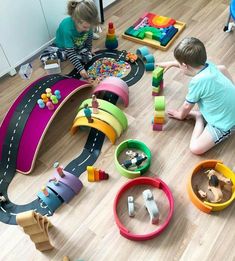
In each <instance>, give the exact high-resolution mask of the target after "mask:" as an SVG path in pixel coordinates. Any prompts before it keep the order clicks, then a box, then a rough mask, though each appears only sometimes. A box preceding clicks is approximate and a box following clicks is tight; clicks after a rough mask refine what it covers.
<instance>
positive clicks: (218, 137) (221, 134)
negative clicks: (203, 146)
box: [206, 123, 235, 144]
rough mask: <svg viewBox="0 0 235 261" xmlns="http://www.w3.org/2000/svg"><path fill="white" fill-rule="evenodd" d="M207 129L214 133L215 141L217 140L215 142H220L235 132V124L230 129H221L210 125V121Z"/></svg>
mask: <svg viewBox="0 0 235 261" xmlns="http://www.w3.org/2000/svg"><path fill="white" fill-rule="evenodd" d="M206 129H207V130H208V131H209V133H210V134H211V135H212V138H213V141H214V142H215V144H218V143H220V142H221V141H223V140H225V139H227V138H228V137H229V136H230V135H231V134H232V132H235V126H234V127H233V128H232V129H230V130H228V131H223V130H221V129H218V128H216V127H214V126H212V125H210V124H209V123H207V125H206Z"/></svg>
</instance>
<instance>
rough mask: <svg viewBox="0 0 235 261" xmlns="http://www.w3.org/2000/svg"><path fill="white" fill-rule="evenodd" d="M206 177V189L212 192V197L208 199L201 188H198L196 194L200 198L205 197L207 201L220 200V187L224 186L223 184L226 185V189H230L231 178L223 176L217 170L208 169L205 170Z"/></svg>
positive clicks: (221, 197) (221, 193)
mask: <svg viewBox="0 0 235 261" xmlns="http://www.w3.org/2000/svg"><path fill="white" fill-rule="evenodd" d="M206 173H207V177H208V190H209V191H211V192H212V194H213V198H212V199H210V198H208V197H207V193H206V192H205V191H203V190H202V189H199V190H198V194H199V196H200V197H201V198H202V199H207V201H209V202H212V203H217V202H221V201H222V200H223V192H222V189H223V188H225V189H226V187H225V185H228V189H227V190H231V186H232V182H231V179H229V178H226V177H224V176H223V175H222V174H220V173H219V172H217V171H215V170H213V169H209V170H207V171H205V174H206Z"/></svg>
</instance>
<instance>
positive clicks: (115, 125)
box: [75, 110, 123, 137]
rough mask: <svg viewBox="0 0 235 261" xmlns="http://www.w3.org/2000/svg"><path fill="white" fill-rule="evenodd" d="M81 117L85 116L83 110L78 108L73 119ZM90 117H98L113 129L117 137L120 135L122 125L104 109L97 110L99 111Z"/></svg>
mask: <svg viewBox="0 0 235 261" xmlns="http://www.w3.org/2000/svg"><path fill="white" fill-rule="evenodd" d="M81 117H85V114H84V111H83V110H80V111H79V112H78V114H77V116H76V118H75V121H76V120H77V119H79V118H81ZM92 119H99V120H101V121H104V122H106V123H108V124H109V125H110V126H112V127H113V129H114V130H115V132H116V135H117V137H120V136H121V134H122V132H123V128H122V125H121V124H120V123H119V121H118V120H117V119H116V118H115V117H114V116H113V115H112V114H110V113H108V112H106V111H102V110H99V113H96V114H92Z"/></svg>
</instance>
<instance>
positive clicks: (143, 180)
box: [113, 177, 174, 241]
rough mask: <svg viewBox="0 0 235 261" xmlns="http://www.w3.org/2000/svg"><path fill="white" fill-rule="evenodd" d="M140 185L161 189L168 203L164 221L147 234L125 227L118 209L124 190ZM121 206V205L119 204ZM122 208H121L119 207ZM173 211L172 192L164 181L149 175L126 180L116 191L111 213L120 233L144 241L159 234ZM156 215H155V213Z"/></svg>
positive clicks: (166, 224) (167, 223)
mask: <svg viewBox="0 0 235 261" xmlns="http://www.w3.org/2000/svg"><path fill="white" fill-rule="evenodd" d="M141 185H145V186H146V185H147V186H149V187H153V188H155V189H161V190H162V191H163V192H164V193H165V195H166V197H167V199H168V204H169V212H168V213H167V215H166V218H165V219H164V221H162V224H159V225H158V226H157V228H156V229H154V230H153V231H151V232H150V233H147V234H137V233H136V232H134V231H132V230H131V229H130V228H129V227H128V228H127V227H126V226H125V225H124V224H123V223H121V219H120V217H119V213H118V209H120V206H119V204H120V202H121V200H120V199H121V198H122V197H123V196H124V195H125V194H126V192H127V191H128V190H129V189H132V188H134V187H138V186H141ZM121 207H122V206H121ZM121 209H122V208H121ZM173 211H174V199H173V196H172V193H171V191H170V189H169V187H168V186H167V184H166V183H164V182H163V181H162V180H161V179H155V178H149V177H139V178H135V179H132V180H130V181H128V182H127V183H126V184H124V185H123V186H122V187H121V188H120V189H119V191H118V193H117V195H116V197H115V200H114V204H113V213H114V218H115V222H116V224H117V226H118V228H119V231H120V234H121V235H122V236H123V237H125V238H127V239H130V240H135V241H144V240H149V239H152V238H155V237H156V236H158V235H160V234H161V233H162V232H163V231H164V230H165V229H166V227H167V226H168V225H169V223H170V220H171V218H172V215H173ZM121 215H123V212H122V211H121V213H120V216H121ZM156 216H157V215H156Z"/></svg>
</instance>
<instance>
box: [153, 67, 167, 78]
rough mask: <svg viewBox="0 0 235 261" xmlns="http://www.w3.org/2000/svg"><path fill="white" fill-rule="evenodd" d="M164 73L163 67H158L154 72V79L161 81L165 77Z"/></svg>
mask: <svg viewBox="0 0 235 261" xmlns="http://www.w3.org/2000/svg"><path fill="white" fill-rule="evenodd" d="M163 71H164V68H162V67H160V66H157V67H156V68H155V70H154V71H153V74H152V75H153V77H154V78H155V79H159V78H162V76H163Z"/></svg>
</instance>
